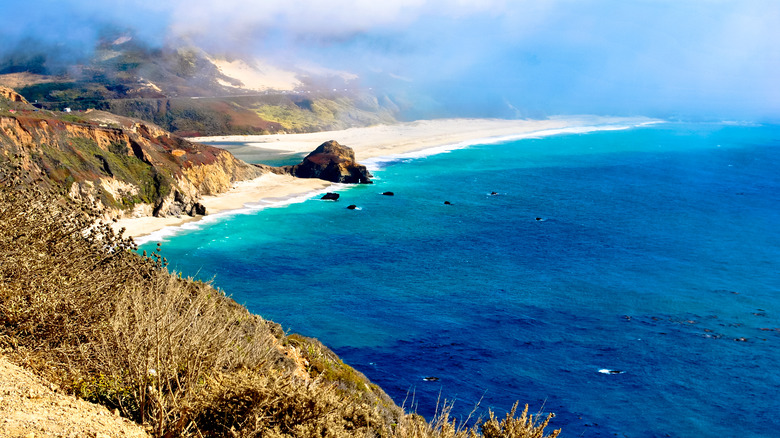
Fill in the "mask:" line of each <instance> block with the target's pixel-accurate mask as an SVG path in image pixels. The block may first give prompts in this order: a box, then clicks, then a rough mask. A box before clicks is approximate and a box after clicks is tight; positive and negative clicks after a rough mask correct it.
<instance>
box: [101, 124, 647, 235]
mask: <svg viewBox="0 0 780 438" xmlns="http://www.w3.org/2000/svg"><path fill="white" fill-rule="evenodd" d="M652 122H653V121H652V120H651V119H644V118H614V117H610V118H607V117H594V116H581V117H567V118H552V119H548V120H498V119H442V120H424V121H418V122H411V123H399V124H394V125H378V126H371V127H367V128H350V129H346V130H343V131H328V132H317V133H311V134H279V135H262V136H259V135H255V136H223V137H199V138H191V139H189V140H192V141H200V142H208V141H211V142H219V141H241V142H246V143H247V144H249V145H253V146H257V147H261V148H264V149H275V150H280V151H285V152H296V153H308V152H311V151H313V150H314V149H316V148H317V146H319V145H320V144H322V143H323V142H325V141H328V140H336V141H338V142H339V143H340V144H342V145H345V146H349V147H351V148H352V149H354V150H355V156H356V158H357V160H358V162H360V161H361V160H367V159H370V158H376V157H384V156H391V155H397V154H403V153H408V152H414V151H420V150H425V149H431V148H435V147H440V146H448V145H458V144H464V143H468V142H473V141H475V140H481V141H482V140H484V141H490V140H491V139H492V140H495V139H500V138H511V137H521V136H523V135H533V134H534V133H539V135H540V136H541V135H549V134H552V133H556V132H558V131H559V130H564V129H567V130H569V129H574V130H575V132H576V129H577V128H580V127H590V126H596V125H614V126H634V125H638V124H642V123H652ZM331 184H332V183H330V182H327V181H322V180H317V179H299V178H293V177H291V176H282V175H271V174H268V175H263V176H262V177H260V178H257V179H255V180H252V181H244V182H241V183H238V184H236V185H235V187H234V188H233V189H232V190H230V191H229V192H227V193H224V194H221V195H218V196H208V197H205V198H204V199H203V200H202V201H201V202H202V203H203V205H205V206H206V209H207V212H208V213H209V214H214V213H219V212H224V211H228V210H237V209H240V208H242V207H244V206H245V205H246V204H247V203H255V202H259V201H261V200H267V199H284V198H291V197H296V196H300V195H303V194H306V193H311V192H314V191H320V190H323V189H325V188H327V187H328V186H330V185H331ZM197 219H198V218H191V217H187V216H182V217H181V218H153V217H145V218H132V219H121V220H120V221H118V222H117V224H116V226H117V228H121V227H125V228H126V231H125V235H129V236H133V237H139V236H144V235H148V234H151V233H153V232H155V231H158V230H160V229H163V228H165V227H170V226H177V225H181V224H184V223H186V222H191V221H193V220H197Z"/></svg>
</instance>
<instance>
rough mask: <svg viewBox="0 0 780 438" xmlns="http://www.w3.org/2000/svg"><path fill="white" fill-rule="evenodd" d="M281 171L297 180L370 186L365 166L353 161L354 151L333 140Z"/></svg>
mask: <svg viewBox="0 0 780 438" xmlns="http://www.w3.org/2000/svg"><path fill="white" fill-rule="evenodd" d="M283 169H285V170H286V171H288V172H289V173H290V174H292V175H293V176H296V177H298V178H320V179H324V180H326V181H333V182H337V183H350V184H371V174H370V173H369V172H368V169H367V168H366V166H363V165H362V164H358V163H357V162H356V161H355V151H353V150H352V148H350V147H348V146H342V145H340V144H338V142H336V141H335V140H331V141H327V142H325V143H323V144H321V145H320V146H319V147H317V149H315V150H314V151H313V152H312V153H310V154H309V155H307V156H306V157H305V158H304V159H303V162H301V163H300V164H296V165H294V166H286V167H284V168H283Z"/></svg>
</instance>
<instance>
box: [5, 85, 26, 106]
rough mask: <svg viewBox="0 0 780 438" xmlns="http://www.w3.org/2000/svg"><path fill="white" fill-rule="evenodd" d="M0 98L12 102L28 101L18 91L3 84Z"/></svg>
mask: <svg viewBox="0 0 780 438" xmlns="http://www.w3.org/2000/svg"><path fill="white" fill-rule="evenodd" d="M0 98H4V99H8V100H10V101H11V102H21V103H27V99H25V98H24V97H22V95H21V94H19V93H17V92H16V91H14V90H12V89H10V88H8V87H3V86H0Z"/></svg>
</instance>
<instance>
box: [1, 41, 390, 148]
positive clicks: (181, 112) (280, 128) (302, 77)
mask: <svg viewBox="0 0 780 438" xmlns="http://www.w3.org/2000/svg"><path fill="white" fill-rule="evenodd" d="M53 53H55V54H56V53H57V52H56V47H48V48H47V47H45V46H41V45H38V44H34V43H30V44H29V45H28V44H23V45H21V46H20V47H18V48H17V50H15V51H9V53H8V54H7V55H6V56H5V57H4V58H3V59H2V61H0V84H3V85H6V86H10V87H13V88H15V89H16V90H17V91H18V92H19V93H20V94H22V95H23V96H25V97H26V98H27V99H28V100H29V101H30V102H35V104H36V105H37V106H39V107H41V108H45V109H50V110H58V111H63V110H65V109H66V108H68V109H70V110H74V111H76V110H87V109H101V110H106V111H110V112H113V113H116V114H119V115H123V116H128V117H137V118H141V119H144V120H148V121H150V122H153V123H156V124H158V125H160V126H162V127H164V128H166V129H168V130H170V131H172V132H175V133H177V134H179V135H184V136H187V135H191V136H200V135H224V134H262V133H277V132H308V131H321V130H332V129H344V128H348V127H351V126H365V125H370V124H376V123H382V122H393V121H395V119H396V115H397V114H399V111H400V109H399V107H398V105H396V104H395V102H393V101H392V100H391V99H390V98H389V97H388V96H386V95H381V94H376V93H373V90H369V89H364V88H360V87H359V86H358V85H357V84H355V83H352V82H353V81H354V79H356V76H354V75H350V74H348V73H346V72H330V71H319V72H315V73H311V72H305V71H302V70H298V71H291V70H284V69H282V68H279V67H276V66H273V65H271V64H268V63H264V62H262V61H260V60H258V59H255V58H252V57H244V58H238V57H235V56H229V55H210V54H208V53H206V52H205V51H204V50H203V49H200V48H198V47H195V46H193V45H184V44H183V43H182V44H181V45H165V46H162V47H154V46H152V45H149V44H147V43H146V42H144V41H143V40H140V39H138V38H136V37H135V36H134V35H133V33H132V32H129V31H126V32H119V33H117V32H107V33H105V34H104V35H103V36H102V37H101V38H100V39H98V40H97V42H96V45H95V48H94V50H92V51H91V52H89V53H90V54H89V57H73V58H71V60H70V61H69V62H70V63H65V62H63V58H61V57H57V56H52V54H53Z"/></svg>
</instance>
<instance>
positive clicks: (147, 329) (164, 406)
mask: <svg viewBox="0 0 780 438" xmlns="http://www.w3.org/2000/svg"><path fill="white" fill-rule="evenodd" d="M34 179H35V176H33V175H29V174H25V173H24V172H23V171H21V170H18V169H17V170H14V169H7V168H5V167H0V351H2V352H4V353H5V354H7V355H8V356H9V357H10V358H12V359H13V360H14V361H15V362H17V363H20V364H23V365H25V366H27V367H28V368H32V369H34V370H35V371H37V372H38V373H39V374H41V375H43V376H44V377H46V378H47V379H48V380H50V381H52V382H54V383H56V384H58V385H60V387H62V388H63V389H65V390H66V391H69V392H71V393H74V394H76V395H78V396H81V397H83V398H85V399H88V400H91V401H94V402H97V403H101V404H104V405H106V406H108V407H110V408H115V409H119V410H120V411H121V413H122V414H123V415H124V416H126V417H128V418H131V419H133V420H134V421H136V422H138V423H140V424H143V425H144V426H146V427H147V429H148V430H149V432H150V433H151V434H152V435H153V436H155V437H174V436H183V437H225V436H234V437H265V436H270V437H310V436H321V437H348V436H349V437H354V436H371V437H398V438H407V437H410V438H411V437H416V438H429V437H430V438H466V437H475V436H477V434H478V433H480V431H481V433H482V434H484V436H486V437H490V438H497V437H507V438H510V437H511V438H542V437H545V436H550V437H555V436H557V434H558V432H557V431H554V432H552V433H550V434H549V435H547V434H545V432H544V429H545V427H546V426H547V422H548V421H549V417H548V418H547V419H546V420H544V421H539V419H537V418H535V417H533V416H530V415H528V414H527V409H526V411H524V412H522V413H521V414H520V416H519V417H517V416H516V415H515V413H516V412H515V410H516V406H515V409H513V410H512V412H511V413H510V415H508V416H507V417H506V418H505V419H503V420H501V421H499V420H497V419H496V418H495V417H494V415H493V414H492V413H491V414H490V417H489V419H488V420H487V421H484V422H479V423H478V424H477V425H476V426H473V427H471V428H469V427H465V426H463V425H462V424H460V423H457V422H456V421H455V420H452V419H451V418H450V417H449V408H451V405H450V406H447V405H445V406H444V408H443V409H442V411H441V413H440V414H439V415H438V416H437V417H436V418H434V419H433V420H432V421H431V422H426V421H425V420H424V419H423V418H422V417H420V416H418V415H415V414H404V413H403V412H402V411H401V410H400V409H399V408H397V407H396V406H395V405H393V404H392V402H390V401H389V400H388V399H387V398H386V396H384V395H383V393H382V392H381V390H380V389H379V388H378V387H376V386H375V385H371V384H370V382H368V380H366V379H365V378H364V377H363V376H362V375H361V374H360V373H358V372H357V371H355V370H354V369H352V368H351V367H349V366H347V365H346V364H344V363H343V362H342V361H341V360H340V359H339V358H338V357H337V356H335V354H333V353H332V352H331V351H330V350H328V349H327V348H325V347H324V346H323V345H322V344H320V343H319V342H318V341H316V340H313V339H309V338H304V337H301V336H285V335H284V333H283V332H282V330H281V328H279V326H278V325H276V324H274V323H272V322H269V321H265V320H263V319H262V318H261V317H259V316H257V315H253V314H251V313H249V312H248V311H247V309H246V308H244V307H242V306H240V305H238V304H237V303H236V302H235V301H233V300H232V299H230V298H229V297H227V296H226V295H225V294H224V293H223V292H222V291H220V290H217V289H215V288H214V287H212V286H211V285H209V284H208V283H203V282H199V281H195V280H192V279H187V278H181V276H178V275H175V274H171V273H169V272H168V271H167V269H166V265H167V261H166V260H165V259H164V258H162V257H161V256H160V255H159V253H158V251H155V252H153V253H152V254H150V255H148V256H147V255H146V254H144V255H138V254H137V253H136V252H135V250H136V249H137V248H136V246H135V245H134V243H133V242H132V240H131V239H126V238H123V237H122V236H121V235H120V234H116V233H115V232H114V231H113V230H112V228H111V227H110V226H109V225H107V224H102V223H100V222H99V221H98V219H97V217H98V215H99V213H100V212H99V211H96V210H95V209H94V208H92V207H89V206H86V205H76V204H74V203H71V202H68V201H66V199H65V198H64V197H62V196H60V194H58V193H56V192H54V191H48V190H45V189H43V188H42V187H41V186H40V185H39V184H36V183H35V181H34ZM292 347H295V350H293V349H292ZM295 351H300V353H301V355H302V356H303V357H304V358H306V360H308V362H309V365H308V368H302V367H301V365H300V363H299V361H298V360H296V359H295V354H293V353H295Z"/></svg>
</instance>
